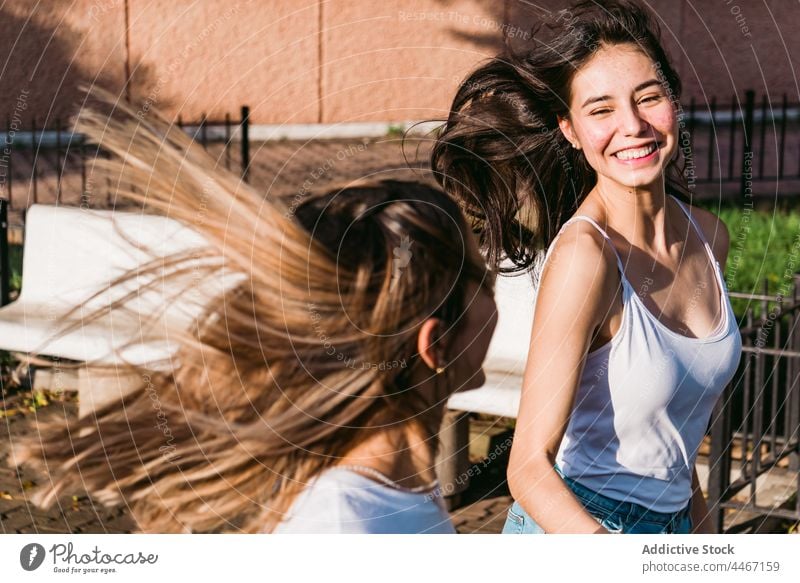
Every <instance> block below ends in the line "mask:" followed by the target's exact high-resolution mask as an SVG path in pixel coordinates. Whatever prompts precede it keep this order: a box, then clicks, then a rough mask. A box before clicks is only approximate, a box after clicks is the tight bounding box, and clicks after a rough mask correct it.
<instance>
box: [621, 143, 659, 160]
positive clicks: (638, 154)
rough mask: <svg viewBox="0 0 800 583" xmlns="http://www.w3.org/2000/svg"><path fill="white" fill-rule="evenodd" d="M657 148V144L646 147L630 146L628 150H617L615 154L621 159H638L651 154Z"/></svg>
mask: <svg viewBox="0 0 800 583" xmlns="http://www.w3.org/2000/svg"><path fill="white" fill-rule="evenodd" d="M655 150H656V145H655V144H650V145H649V146H645V147H644V148H630V149H628V150H622V151H621V152H617V153H616V154H614V155H615V156H616V157H617V158H619V159H620V160H636V159H637V158H644V157H645V156H649V155H650V154H652V153H653V152H655Z"/></svg>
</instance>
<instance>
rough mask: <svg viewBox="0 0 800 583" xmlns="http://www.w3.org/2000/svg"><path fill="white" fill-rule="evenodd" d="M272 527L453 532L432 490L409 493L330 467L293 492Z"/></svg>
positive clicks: (309, 530)
mask: <svg viewBox="0 0 800 583" xmlns="http://www.w3.org/2000/svg"><path fill="white" fill-rule="evenodd" d="M275 533H277V534H286V533H291V534H333V533H349V534H423V533H424V534H455V529H454V528H453V524H452V523H451V522H450V516H449V515H448V514H447V511H446V510H445V508H444V505H443V504H442V500H441V498H440V497H439V496H438V494H437V493H435V492H430V493H421V494H414V493H410V492H406V491H403V490H398V489H396V488H391V487H389V486H384V485H383V484H379V483H378V482H374V481H373V480H371V479H369V478H367V477H365V476H362V475H361V474H359V473H356V472H354V471H351V470H348V469H344V468H331V469H329V470H327V471H325V472H323V473H322V474H321V475H320V476H319V477H318V478H316V479H315V480H314V481H313V482H312V483H311V484H309V486H308V487H307V488H306V489H305V490H303V491H302V492H301V493H300V494H299V495H298V496H297V499H295V501H294V503H293V504H292V506H291V508H290V509H289V512H288V516H287V517H286V518H284V520H283V522H281V523H280V524H279V525H278V526H277V528H276V529H275Z"/></svg>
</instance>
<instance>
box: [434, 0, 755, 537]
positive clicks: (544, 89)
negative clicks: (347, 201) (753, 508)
mask: <svg viewBox="0 0 800 583" xmlns="http://www.w3.org/2000/svg"><path fill="white" fill-rule="evenodd" d="M533 45H534V46H533V47H532V48H531V50H530V51H529V52H527V53H525V54H516V53H512V52H508V53H507V54H504V55H501V56H499V57H497V58H495V59H492V60H490V61H489V62H488V63H486V64H485V65H483V66H482V67H480V68H479V69H478V70H476V71H475V72H474V73H473V74H471V75H470V76H469V77H468V78H467V79H466V80H465V81H464V82H463V83H462V84H461V86H460V88H459V90H458V93H457V95H456V98H455V100H454V102H453V106H452V113H451V115H450V117H449V119H448V121H447V124H446V126H445V128H444V131H443V132H442V133H441V135H440V137H439V139H438V142H437V144H436V146H435V148H434V151H433V166H434V170H436V171H437V172H438V177H439V180H440V181H441V183H442V185H443V186H444V188H445V190H446V191H448V192H449V193H451V194H453V195H454V196H455V197H456V198H458V199H459V200H460V201H461V202H462V205H463V206H464V208H465V209H466V210H467V212H468V214H470V215H471V216H472V218H473V221H474V224H475V226H476V228H477V230H478V232H479V233H480V235H481V241H482V244H483V247H484V248H485V250H486V251H487V253H488V256H489V258H490V260H491V263H493V264H494V265H495V266H500V267H502V268H503V269H504V270H506V271H528V270H531V269H532V268H534V267H535V269H533V271H534V274H535V276H536V279H537V280H538V291H537V294H536V298H535V302H536V303H535V318H534V322H533V330H532V337H531V343H530V350H529V353H528V361H527V366H526V370H525V374H524V385H523V388H522V399H521V403H520V410H519V417H518V421H517V426H516V435H515V439H514V446H513V449H512V453H511V460H510V466H509V470H508V482H509V486H510V489H511V493H512V494H513V496H514V498H515V500H516V501H515V503H514V505H513V507H512V508H511V509H510V510H509V513H508V519H507V522H506V526H505V530H504V532H508V533H541V532H548V533H558V532H572V533H592V532H596V533H606V532H625V533H645V532H668V533H672V532H680V533H683V532H690V531H693V532H709V530H710V526H709V521H708V520H707V518H708V517H707V514H708V511H707V507H706V503H705V500H704V498H703V495H702V492H701V490H700V487H699V482H698V478H697V471H696V469H695V462H696V458H697V452H698V449H699V447H700V443H701V441H702V439H703V436H704V435H705V431H706V427H707V424H708V421H709V418H710V415H711V411H712V407H713V406H714V404H715V402H716V400H717V399H718V397H719V396H720V394H721V392H722V390H723V388H724V387H725V385H726V384H727V383H728V382H729V381H730V379H731V378H732V376H733V375H734V373H735V370H736V368H737V365H738V362H739V357H740V352H741V338H740V336H739V332H738V329H737V325H736V320H735V318H734V315H733V312H732V310H731V306H730V302H729V300H728V297H727V294H726V289H725V283H724V280H723V276H722V273H723V269H724V265H725V259H726V255H727V250H728V232H727V230H726V228H725V225H724V224H723V223H722V222H721V221H720V220H719V219H718V218H717V217H716V216H714V215H713V214H711V213H709V212H707V211H705V210H702V209H700V208H697V207H695V206H692V205H691V204H689V198H688V197H689V195H690V192H689V191H688V189H687V188H686V186H685V184H684V181H683V179H682V172H681V169H680V167H679V165H678V164H679V162H680V154H679V147H678V129H679V118H680V106H679V97H680V81H679V79H678V76H677V74H676V72H675V70H674V69H673V67H672V66H671V64H670V62H669V60H668V58H667V56H666V54H665V51H664V49H663V47H662V46H661V43H660V41H659V31H658V27H657V26H656V24H655V21H654V18H653V17H652V15H651V14H650V13H648V12H647V11H646V10H645V9H644V8H643V7H641V6H640V5H639V4H638V3H636V2H629V1H611V0H603V1H592V2H581V3H579V4H576V5H575V6H573V7H572V8H571V9H569V10H566V11H562V12H561V13H559V14H557V15H556V18H555V21H554V22H553V23H552V24H551V26H550V27H549V29H541V30H539V31H538V33H537V35H536V38H534V41H533ZM537 259H542V261H541V262H540V263H537ZM531 301H534V298H531Z"/></svg>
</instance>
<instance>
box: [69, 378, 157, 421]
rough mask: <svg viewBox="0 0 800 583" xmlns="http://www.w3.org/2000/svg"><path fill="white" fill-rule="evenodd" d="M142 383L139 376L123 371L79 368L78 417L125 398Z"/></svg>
mask: <svg viewBox="0 0 800 583" xmlns="http://www.w3.org/2000/svg"><path fill="white" fill-rule="evenodd" d="M143 383H144V380H143V379H142V377H141V375H139V374H136V373H131V372H130V371H127V370H124V369H119V370H117V369H113V368H93V367H91V366H84V367H81V368H80V369H79V370H78V416H79V417H80V418H83V417H86V416H87V415H90V414H91V413H92V412H93V411H96V410H98V409H100V408H102V407H104V406H105V405H108V404H109V403H112V402H114V401H118V400H120V399H122V398H124V397H126V396H127V395H129V394H130V393H132V392H133V391H134V390H136V389H137V388H138V387H141V386H142V384H143Z"/></svg>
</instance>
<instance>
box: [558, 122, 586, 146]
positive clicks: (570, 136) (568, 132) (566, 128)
mask: <svg viewBox="0 0 800 583" xmlns="http://www.w3.org/2000/svg"><path fill="white" fill-rule="evenodd" d="M557 119H558V129H560V130H561V133H562V134H564V137H565V138H567V141H568V142H569V143H570V144H572V147H573V148H575V149H576V150H580V149H581V144H580V142H578V138H577V136H576V135H575V130H574V128H573V127H572V122H571V121H569V118H568V117H561V116H560V115H559V116H558V118H557Z"/></svg>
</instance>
